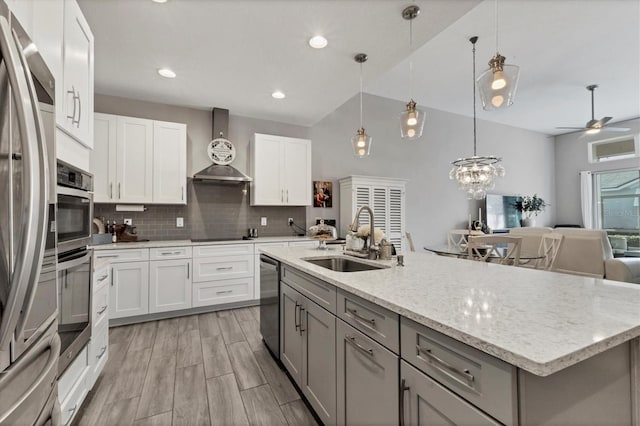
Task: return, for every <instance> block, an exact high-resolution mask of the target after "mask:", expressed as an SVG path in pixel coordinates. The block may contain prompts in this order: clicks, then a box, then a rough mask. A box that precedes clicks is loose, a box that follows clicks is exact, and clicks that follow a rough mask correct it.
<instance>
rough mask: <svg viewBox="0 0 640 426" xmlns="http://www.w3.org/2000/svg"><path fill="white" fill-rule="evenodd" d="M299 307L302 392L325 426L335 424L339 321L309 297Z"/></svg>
mask: <svg viewBox="0 0 640 426" xmlns="http://www.w3.org/2000/svg"><path fill="white" fill-rule="evenodd" d="M303 299H304V300H303V301H302V306H301V307H300V332H301V334H302V392H303V393H304V395H305V396H306V397H307V400H309V402H310V403H311V406H312V407H313V408H314V409H315V411H316V413H317V414H318V417H320V420H322V423H324V424H325V425H330V424H335V423H336V317H335V316H334V315H333V314H331V313H330V312H327V311H326V310H324V309H322V308H321V307H320V306H318V305H316V304H315V303H313V302H312V301H310V300H309V299H307V298H306V297H304V298H303Z"/></svg>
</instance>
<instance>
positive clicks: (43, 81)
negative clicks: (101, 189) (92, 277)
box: [0, 0, 60, 425]
mask: <svg viewBox="0 0 640 426" xmlns="http://www.w3.org/2000/svg"><path fill="white" fill-rule="evenodd" d="M54 138H55V82H54V79H53V76H52V75H51V73H50V72H49V70H48V68H47V66H46V64H45V62H44V61H43V59H42V57H41V56H40V54H39V53H38V49H37V47H36V46H35V45H34V44H33V43H32V41H31V40H30V39H29V37H28V36H27V34H26V33H25V32H24V31H23V29H22V27H21V26H20V24H19V23H18V22H17V20H16V19H15V18H14V17H13V16H12V15H11V14H10V12H9V10H8V8H7V5H6V4H5V3H4V2H3V1H1V0H0V424H11V425H14V424H28V425H33V424H36V425H42V424H53V425H57V424H59V423H60V408H59V404H58V396H57V373H58V358H59V353H60V338H59V337H58V333H57V312H58V302H57V292H58V290H57V273H56V233H55V211H56V209H55V201H56V196H55V183H54V182H55V177H54V176H55V175H54V173H55V141H54Z"/></svg>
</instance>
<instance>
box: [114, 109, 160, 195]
mask: <svg viewBox="0 0 640 426" xmlns="http://www.w3.org/2000/svg"><path fill="white" fill-rule="evenodd" d="M116 125H117V129H116V183H115V192H116V195H117V201H118V202H121V203H148V202H151V201H153V181H152V179H153V169H152V167H153V121H151V120H145V119H142V118H133V117H117V119H116Z"/></svg>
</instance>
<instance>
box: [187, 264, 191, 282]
mask: <svg viewBox="0 0 640 426" xmlns="http://www.w3.org/2000/svg"><path fill="white" fill-rule="evenodd" d="M190 270H191V264H190V263H187V279H189V274H190Z"/></svg>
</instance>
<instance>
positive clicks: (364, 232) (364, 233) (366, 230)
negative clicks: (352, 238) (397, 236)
mask: <svg viewBox="0 0 640 426" xmlns="http://www.w3.org/2000/svg"><path fill="white" fill-rule="evenodd" d="M355 235H356V237H358V238H362V239H363V240H367V239H368V238H369V236H371V227H370V226H369V225H362V226H359V227H358V230H357V231H356V233H355ZM373 238H374V241H375V242H374V244H379V243H380V241H382V239H383V238H384V232H382V229H377V228H375V232H374V235H373Z"/></svg>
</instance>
